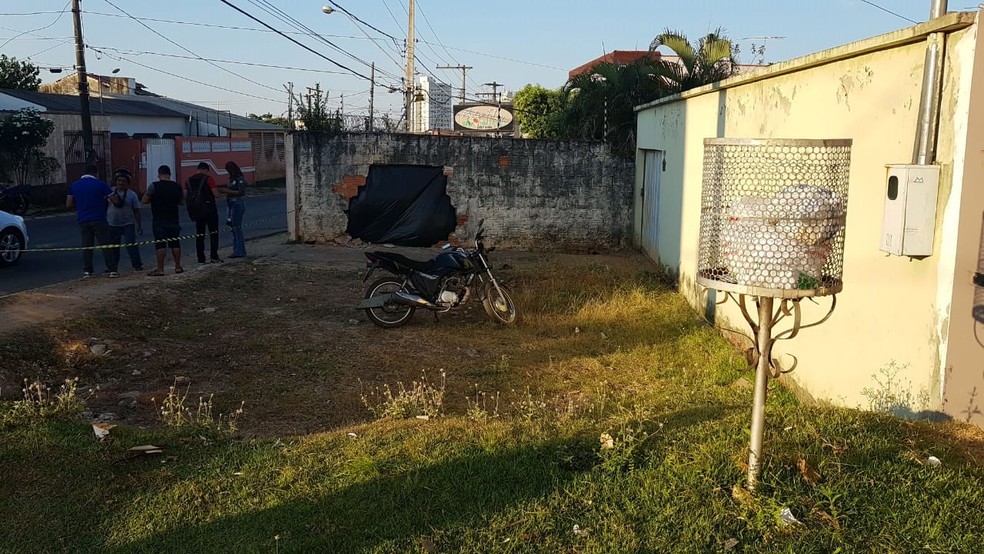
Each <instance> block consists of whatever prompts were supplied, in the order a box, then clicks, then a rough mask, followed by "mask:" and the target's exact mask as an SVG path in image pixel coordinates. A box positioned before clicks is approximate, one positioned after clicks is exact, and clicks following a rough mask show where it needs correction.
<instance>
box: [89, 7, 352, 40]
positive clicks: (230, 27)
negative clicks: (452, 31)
mask: <svg viewBox="0 0 984 554" xmlns="http://www.w3.org/2000/svg"><path fill="white" fill-rule="evenodd" d="M85 13H86V15H98V16H102V17H126V16H125V15H120V14H117V13H103V12H85ZM135 19H138V20H140V21H151V22H154V23H171V24H175V25H193V26H195V27H210V28H213V29H228V30H232V31H252V32H258V33H275V32H277V31H276V30H270V29H261V28H259V27H240V26H236V25H218V24H215V23H201V22H199V21H179V20H176V19H159V18H155V17H135ZM284 33H286V34H288V35H307V34H308V33H303V32H300V31H284ZM324 36H328V37H332V38H347V39H356V40H365V39H364V38H363V37H356V36H350V35H324Z"/></svg>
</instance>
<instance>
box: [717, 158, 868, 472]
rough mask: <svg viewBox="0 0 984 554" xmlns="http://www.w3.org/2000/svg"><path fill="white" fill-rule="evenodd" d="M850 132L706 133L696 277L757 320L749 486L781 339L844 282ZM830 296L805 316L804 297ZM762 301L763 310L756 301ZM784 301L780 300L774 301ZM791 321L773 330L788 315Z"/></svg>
mask: <svg viewBox="0 0 984 554" xmlns="http://www.w3.org/2000/svg"><path fill="white" fill-rule="evenodd" d="M850 154H851V141H850V140H793V139H706V140H705V141H704V177H703V191H702V195H701V219H700V245H699V250H698V274H697V283H698V284H699V285H701V286H703V287H705V288H706V289H713V290H717V291H720V292H722V293H724V295H725V296H724V299H723V300H722V301H721V302H719V303H718V304H724V303H727V302H728V301H729V300H730V301H733V302H734V303H735V304H736V305H737V307H738V309H739V310H740V312H741V315H742V317H743V318H744V319H745V322H746V323H747V324H748V326H749V327H750V329H751V335H750V336H748V337H747V338H749V340H751V342H752V343H753V345H754V352H755V355H756V356H755V366H756V371H755V396H754V400H753V406H752V422H751V441H750V448H749V457H748V475H747V486H748V489H749V490H750V491H754V490H755V487H756V485H757V484H758V482H759V473H760V470H761V466H762V459H763V435H764V430H765V401H766V397H767V393H768V384H769V378H770V377H772V378H778V377H779V376H780V375H781V374H783V373H789V372H790V371H793V370H794V369H795V368H796V360H795V358H794V362H793V364H792V366H791V367H789V368H787V369H782V368H781V367H780V366H779V364H778V362H777V361H776V360H775V359H774V358H773V357H772V350H773V348H774V346H775V344H776V342H777V341H780V340H788V339H792V338H794V337H796V336H797V335H798V334H799V332H800V331H801V330H803V329H807V328H809V327H814V326H816V325H820V324H821V323H823V322H825V321H827V320H828V319H829V318H830V316H831V315H832V314H833V312H834V308H836V306H837V298H836V296H835V295H836V293H838V292H840V290H841V289H842V288H843V282H842V281H841V276H842V273H843V263H844V227H845V224H846V217H847V192H848V184H849V169H850ZM819 296H830V297H831V301H830V307H829V309H828V310H827V312H826V314H825V315H824V316H823V317H821V318H820V319H819V320H817V321H815V322H812V323H808V324H804V323H803V318H802V309H801V306H800V303H801V301H802V300H803V299H804V298H807V299H812V298H814V297H819ZM749 298H752V299H754V302H755V304H756V310H755V311H757V314H756V315H757V318H756V317H753V314H752V313H751V311H750V310H749V306H748V302H749ZM777 301H778V308H777ZM787 319H788V320H790V321H791V323H792V325H791V326H790V327H789V328H788V329H785V330H782V331H779V332H776V325H777V324H778V323H780V322H783V321H785V320H787Z"/></svg>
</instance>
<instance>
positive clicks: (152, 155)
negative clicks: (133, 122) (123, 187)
mask: <svg viewBox="0 0 984 554" xmlns="http://www.w3.org/2000/svg"><path fill="white" fill-rule="evenodd" d="M146 140H147V158H146V163H144V167H145V168H146V170H147V183H153V182H154V181H156V180H157V168H158V167H160V166H162V165H166V166H168V167H170V168H171V178H172V179H177V175H178V168H176V167H174V139H169V138H149V139H146Z"/></svg>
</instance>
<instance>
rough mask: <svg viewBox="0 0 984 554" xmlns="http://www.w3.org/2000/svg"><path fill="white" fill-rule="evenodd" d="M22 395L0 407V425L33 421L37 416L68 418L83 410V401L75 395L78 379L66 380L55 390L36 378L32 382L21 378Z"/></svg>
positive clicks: (39, 417)
mask: <svg viewBox="0 0 984 554" xmlns="http://www.w3.org/2000/svg"><path fill="white" fill-rule="evenodd" d="M22 391H23V398H22V399H21V400H18V401H15V402H12V403H10V404H9V405H7V407H5V408H4V409H2V410H0V424H7V423H16V422H23V421H33V420H39V419H49V418H62V419H71V418H74V417H77V416H79V415H80V414H81V413H82V411H83V410H84V409H85V402H84V401H83V400H82V398H80V397H79V396H78V379H77V378H76V379H66V380H65V383H64V384H63V385H61V386H60V387H59V388H58V390H57V391H55V392H52V390H51V387H50V386H48V385H45V384H44V383H42V382H41V381H39V380H35V381H34V382H33V383H32V382H28V380H27V379H24V385H23V387H22Z"/></svg>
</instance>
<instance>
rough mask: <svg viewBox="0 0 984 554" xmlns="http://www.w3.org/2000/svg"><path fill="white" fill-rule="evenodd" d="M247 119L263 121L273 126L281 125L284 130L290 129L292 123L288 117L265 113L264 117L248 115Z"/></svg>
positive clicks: (253, 114)
mask: <svg viewBox="0 0 984 554" xmlns="http://www.w3.org/2000/svg"><path fill="white" fill-rule="evenodd" d="M246 117H248V118H250V119H255V120H257V121H262V122H264V123H269V124H271V125H279V126H281V127H283V128H284V129H288V128H290V121H288V120H287V118H286V117H279V116H274V115H273V114H272V113H265V114H263V115H256V114H255V113H251V114H246Z"/></svg>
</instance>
